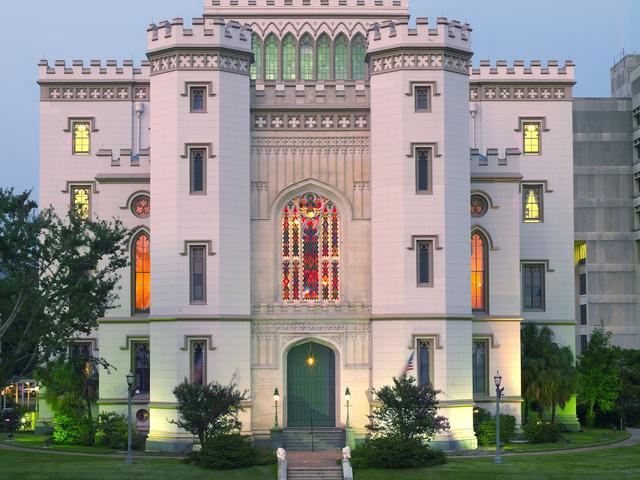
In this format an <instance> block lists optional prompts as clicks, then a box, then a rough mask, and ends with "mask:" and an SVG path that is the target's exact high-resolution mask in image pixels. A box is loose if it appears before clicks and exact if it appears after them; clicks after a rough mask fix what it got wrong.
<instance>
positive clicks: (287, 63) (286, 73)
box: [282, 33, 296, 80]
mask: <svg viewBox="0 0 640 480" xmlns="http://www.w3.org/2000/svg"><path fill="white" fill-rule="evenodd" d="M282 79H283V80H295V79H296V40H295V38H293V35H291V34H290V33H289V34H288V35H287V36H286V37H284V40H283V41H282Z"/></svg>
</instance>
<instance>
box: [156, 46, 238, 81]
mask: <svg viewBox="0 0 640 480" xmlns="http://www.w3.org/2000/svg"><path fill="white" fill-rule="evenodd" d="M175 71H222V72H231V73H238V74H241V75H249V56H248V55H246V56H242V55H238V54H233V53H223V52H215V53H211V52H194V53H190V52H189V53H170V54H162V55H160V56H157V57H152V58H151V75H152V76H154V75H159V74H161V73H167V72H175Z"/></svg>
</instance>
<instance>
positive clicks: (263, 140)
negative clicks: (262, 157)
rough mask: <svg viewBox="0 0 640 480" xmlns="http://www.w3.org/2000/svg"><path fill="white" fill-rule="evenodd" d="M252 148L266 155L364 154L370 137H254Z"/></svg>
mask: <svg viewBox="0 0 640 480" xmlns="http://www.w3.org/2000/svg"><path fill="white" fill-rule="evenodd" d="M251 146H252V148H253V149H255V150H259V151H262V152H265V153H277V152H287V153H295V152H304V153H328V152H332V153H364V152H368V151H369V137H254V138H253V139H252V141H251Z"/></svg>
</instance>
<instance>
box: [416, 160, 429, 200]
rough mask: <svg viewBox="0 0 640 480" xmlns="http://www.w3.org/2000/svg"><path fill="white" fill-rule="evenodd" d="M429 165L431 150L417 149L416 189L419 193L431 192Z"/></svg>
mask: <svg viewBox="0 0 640 480" xmlns="http://www.w3.org/2000/svg"><path fill="white" fill-rule="evenodd" d="M430 170H431V168H430V165H429V151H428V150H426V149H419V150H417V151H416V191H417V192H419V193H429V192H430V191H431V179H430V176H431V175H430V173H431V172H430Z"/></svg>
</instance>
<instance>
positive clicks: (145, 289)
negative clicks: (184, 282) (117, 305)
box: [131, 232, 151, 313]
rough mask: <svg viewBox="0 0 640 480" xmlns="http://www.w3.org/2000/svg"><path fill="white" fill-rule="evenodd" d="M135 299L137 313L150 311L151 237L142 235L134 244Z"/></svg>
mask: <svg viewBox="0 0 640 480" xmlns="http://www.w3.org/2000/svg"><path fill="white" fill-rule="evenodd" d="M131 263H132V265H133V269H134V270H133V284H134V285H133V297H134V301H133V304H134V310H135V311H136V312H137V313H145V312H148V311H149V307H150V306H151V257H150V242H149V235H147V234H146V233H144V232H143V233H140V234H139V235H138V236H137V237H136V238H135V240H134V242H133V260H132V262H131Z"/></svg>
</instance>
